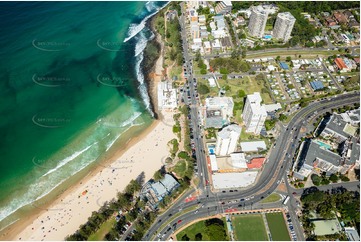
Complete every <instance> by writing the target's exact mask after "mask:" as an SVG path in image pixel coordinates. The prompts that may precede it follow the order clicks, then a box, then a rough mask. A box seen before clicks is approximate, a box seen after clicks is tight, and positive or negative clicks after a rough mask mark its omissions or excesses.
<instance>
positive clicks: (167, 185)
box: [160, 174, 179, 192]
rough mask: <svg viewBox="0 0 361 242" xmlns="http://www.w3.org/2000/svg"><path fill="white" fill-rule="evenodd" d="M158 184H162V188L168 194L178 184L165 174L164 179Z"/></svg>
mask: <svg viewBox="0 0 361 242" xmlns="http://www.w3.org/2000/svg"><path fill="white" fill-rule="evenodd" d="M160 182H161V183H162V184H163V186H164V187H165V188H166V189H167V191H168V192H170V191H171V190H172V189H173V188H174V187H175V186H177V185H178V184H179V183H178V182H177V180H176V179H174V177H173V176H171V175H169V174H165V175H164V178H163V179H162V180H160Z"/></svg>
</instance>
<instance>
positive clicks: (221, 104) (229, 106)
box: [206, 97, 234, 119]
mask: <svg viewBox="0 0 361 242" xmlns="http://www.w3.org/2000/svg"><path fill="white" fill-rule="evenodd" d="M233 107H234V103H233V99H232V98H231V97H211V98H206V108H207V110H221V112H222V117H223V118H224V119H227V118H230V117H232V116H233Z"/></svg>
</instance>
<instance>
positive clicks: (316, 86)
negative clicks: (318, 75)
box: [310, 81, 325, 90]
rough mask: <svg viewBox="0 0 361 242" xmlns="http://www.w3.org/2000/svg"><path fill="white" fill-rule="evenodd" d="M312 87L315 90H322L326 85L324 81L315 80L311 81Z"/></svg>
mask: <svg viewBox="0 0 361 242" xmlns="http://www.w3.org/2000/svg"><path fill="white" fill-rule="evenodd" d="M310 84H311V87H312V89H313V90H322V89H324V88H325V86H324V85H323V83H322V82H321V81H313V82H310Z"/></svg>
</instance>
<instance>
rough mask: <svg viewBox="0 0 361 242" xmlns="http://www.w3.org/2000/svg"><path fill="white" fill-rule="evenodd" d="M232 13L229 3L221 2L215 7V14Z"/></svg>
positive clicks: (230, 3)
mask: <svg viewBox="0 0 361 242" xmlns="http://www.w3.org/2000/svg"><path fill="white" fill-rule="evenodd" d="M231 11H232V2H231V1H222V2H220V3H218V4H217V6H216V13H217V14H225V13H230V12H231Z"/></svg>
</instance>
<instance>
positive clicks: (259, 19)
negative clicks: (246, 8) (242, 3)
mask: <svg viewBox="0 0 361 242" xmlns="http://www.w3.org/2000/svg"><path fill="white" fill-rule="evenodd" d="M267 17H268V12H266V11H264V9H263V8H262V7H258V6H257V7H253V8H252V10H251V16H250V18H249V24H248V32H249V34H250V35H251V36H254V37H259V38H261V37H263V34H264V29H265V27H266V23H267Z"/></svg>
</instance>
